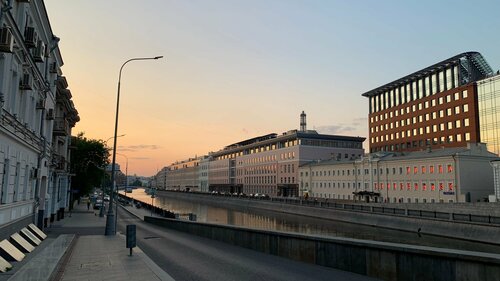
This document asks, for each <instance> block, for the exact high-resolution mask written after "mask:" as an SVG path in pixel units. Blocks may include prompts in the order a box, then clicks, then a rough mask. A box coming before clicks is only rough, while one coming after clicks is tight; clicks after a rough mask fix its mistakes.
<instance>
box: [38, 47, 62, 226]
mask: <svg viewBox="0 0 500 281" xmlns="http://www.w3.org/2000/svg"><path fill="white" fill-rule="evenodd" d="M54 41H55V42H54V45H53V46H52V47H51V49H50V52H49V54H50V53H52V51H54V49H55V48H56V47H57V45H58V43H59V38H58V37H54ZM48 65H49V64H48V63H46V64H45V81H44V84H45V87H46V88H45V92H44V99H46V98H47V92H48V91H50V84H49V83H48V81H47V75H48ZM41 111H42V112H41V114H42V116H41V118H40V138H41V140H42V150H41V152H40V154H39V155H38V173H37V178H36V184H35V202H33V213H34V217H36V215H37V214H36V211H37V207H39V206H40V204H44V207H43V208H44V209H43V210H38V219H37V220H36V222H35V223H36V225H37V226H38V228H40V229H42V230H43V219H44V216H45V202H40V197H41V196H40V189H41V172H42V166H43V160H44V158H45V156H46V154H47V139H46V138H45V136H44V135H43V132H44V129H45V126H44V125H45V107H44V108H43V109H42V110H41ZM47 184H48V181H47Z"/></svg>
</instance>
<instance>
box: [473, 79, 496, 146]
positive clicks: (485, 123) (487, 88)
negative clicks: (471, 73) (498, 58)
mask: <svg viewBox="0 0 500 281" xmlns="http://www.w3.org/2000/svg"><path fill="white" fill-rule="evenodd" d="M477 99H478V114H479V128H480V130H479V131H480V136H481V142H484V143H486V145H487V147H488V150H489V151H491V152H493V153H496V154H500V74H498V73H497V74H496V75H495V76H492V77H488V78H486V79H483V80H480V81H478V82H477Z"/></svg>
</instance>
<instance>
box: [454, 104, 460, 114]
mask: <svg viewBox="0 0 500 281" xmlns="http://www.w3.org/2000/svg"><path fill="white" fill-rule="evenodd" d="M459 113H460V106H455V114H459Z"/></svg>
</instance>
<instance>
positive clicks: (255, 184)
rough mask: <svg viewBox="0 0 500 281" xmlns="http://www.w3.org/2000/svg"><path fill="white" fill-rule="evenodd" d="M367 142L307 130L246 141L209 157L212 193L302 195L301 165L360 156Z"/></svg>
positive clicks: (357, 138)
mask: <svg viewBox="0 0 500 281" xmlns="http://www.w3.org/2000/svg"><path fill="white" fill-rule="evenodd" d="M364 140H365V138H362V137H348V136H335V135H323V134H318V133H317V132H315V131H307V130H306V131H297V130H292V131H288V132H286V133H283V134H282V135H277V134H269V135H264V136H260V137H256V138H252V139H248V140H244V141H241V142H238V143H235V144H232V145H229V146H227V147H225V148H224V149H223V150H221V151H218V152H214V153H211V154H210V156H211V157H212V158H213V161H211V162H210V168H209V169H210V178H209V182H210V190H216V191H223V192H243V193H246V194H254V193H260V194H268V195H270V196H285V197H289V196H299V193H300V191H299V177H298V172H299V170H298V168H299V165H301V164H303V163H306V162H309V161H311V160H325V159H354V158H356V157H360V156H361V155H363V153H364V150H363V146H362V144H363V141H364Z"/></svg>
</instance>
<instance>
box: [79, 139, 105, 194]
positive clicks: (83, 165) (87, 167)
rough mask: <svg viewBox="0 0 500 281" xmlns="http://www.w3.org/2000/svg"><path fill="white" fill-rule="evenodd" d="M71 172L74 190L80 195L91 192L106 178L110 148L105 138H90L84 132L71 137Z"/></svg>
mask: <svg viewBox="0 0 500 281" xmlns="http://www.w3.org/2000/svg"><path fill="white" fill-rule="evenodd" d="M71 145H72V146H73V147H74V148H73V150H72V151H71V173H73V174H74V175H75V176H74V177H73V180H72V188H73V190H78V196H82V195H85V194H89V193H90V192H91V191H92V189H93V188H94V187H95V186H101V184H102V182H103V180H105V176H106V173H105V169H106V166H107V165H108V164H109V148H108V147H107V146H106V143H105V142H104V141H103V140H95V139H88V138H86V137H85V136H84V133H83V132H81V133H78V135H77V136H72V137H71Z"/></svg>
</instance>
